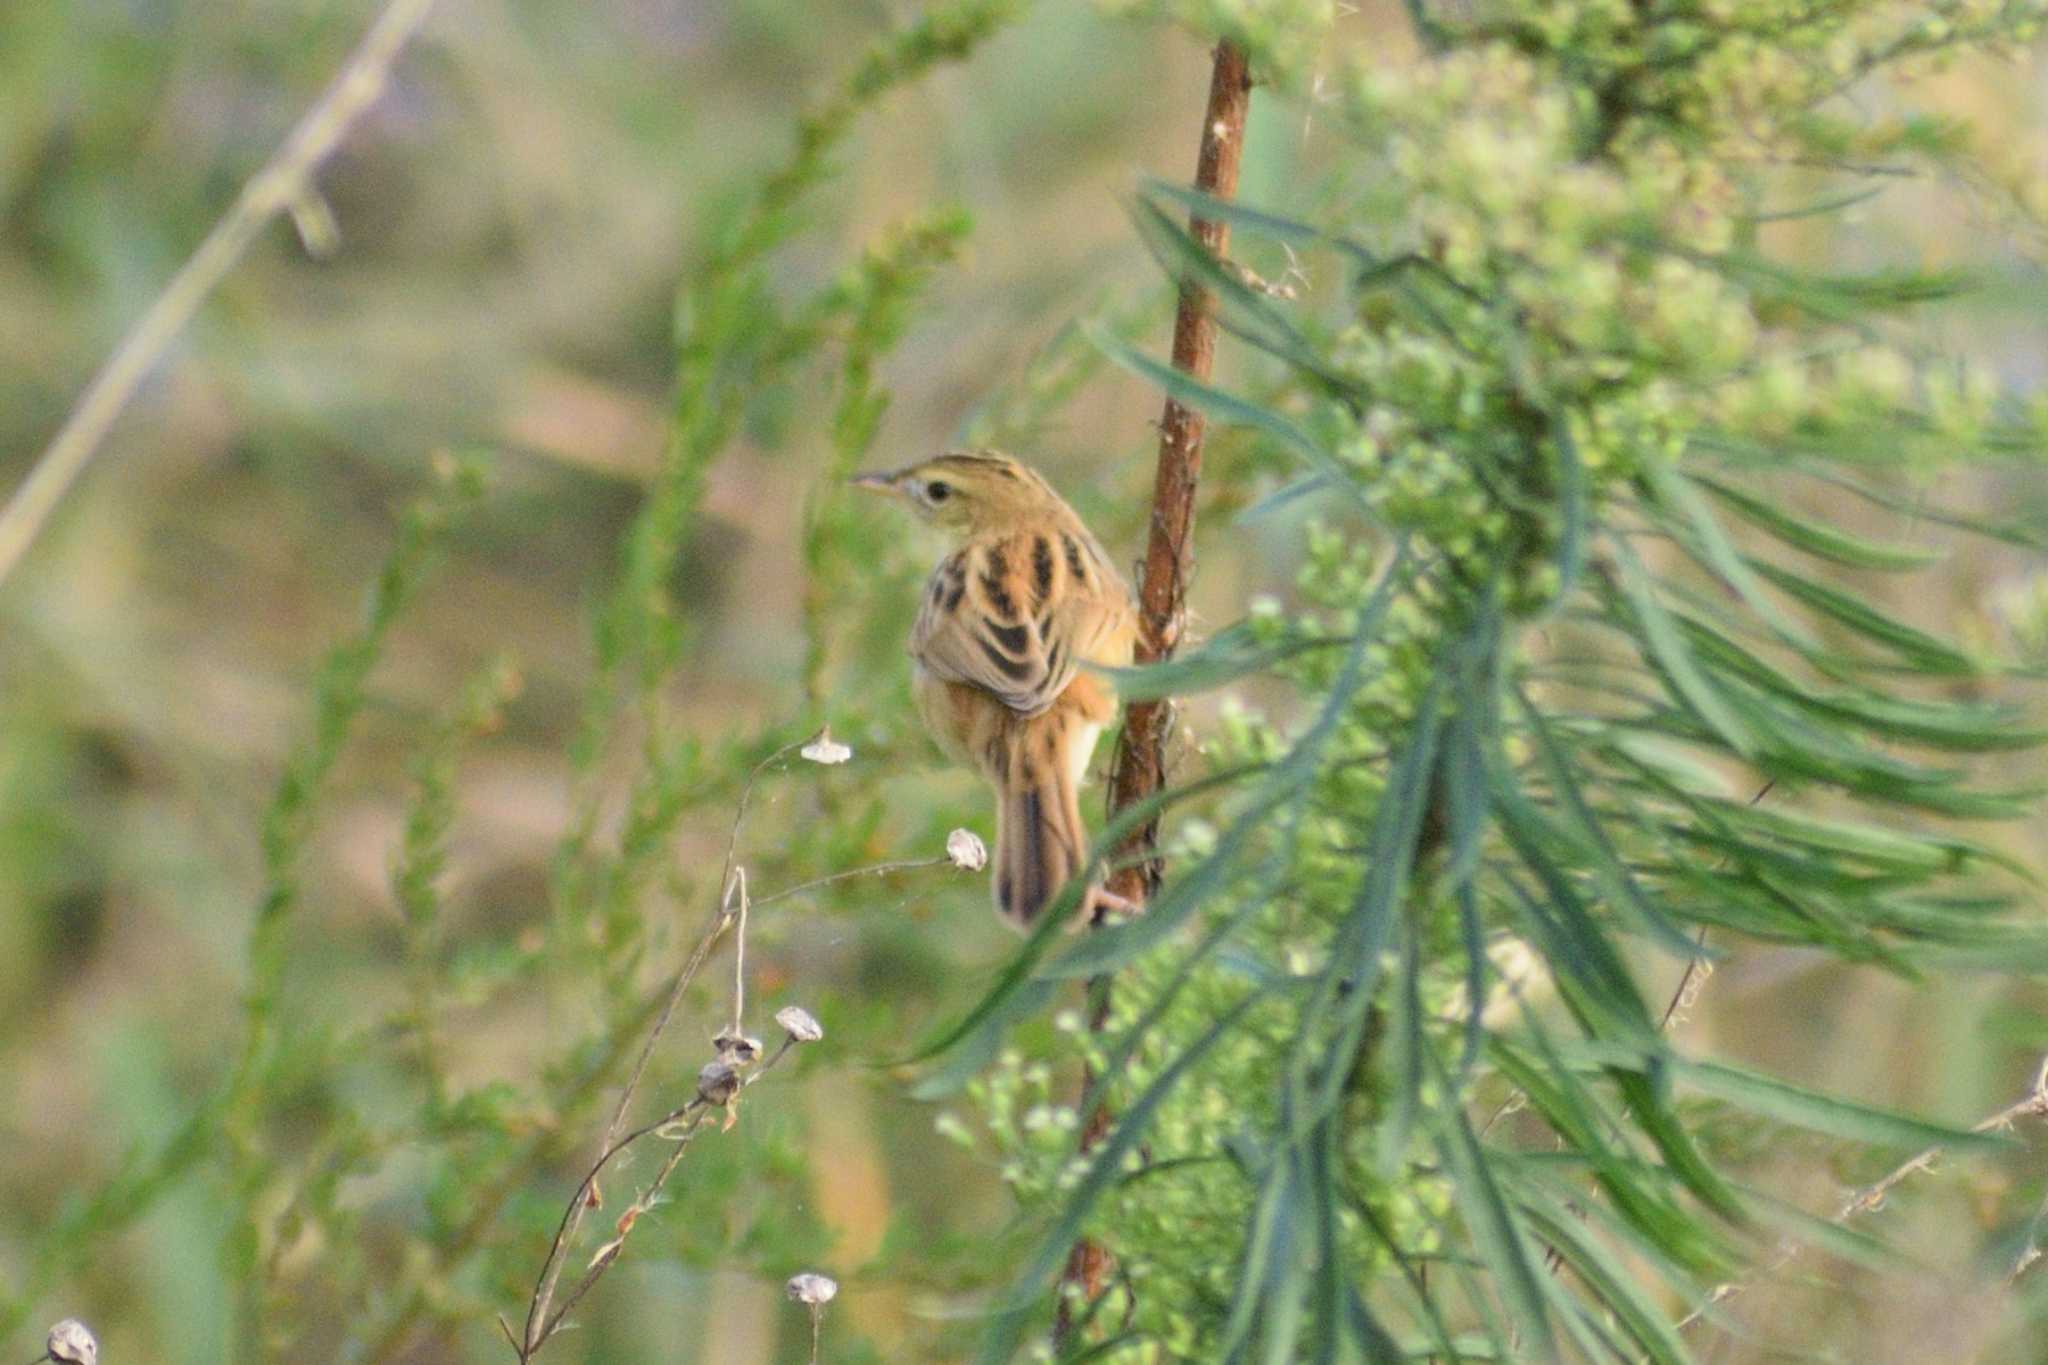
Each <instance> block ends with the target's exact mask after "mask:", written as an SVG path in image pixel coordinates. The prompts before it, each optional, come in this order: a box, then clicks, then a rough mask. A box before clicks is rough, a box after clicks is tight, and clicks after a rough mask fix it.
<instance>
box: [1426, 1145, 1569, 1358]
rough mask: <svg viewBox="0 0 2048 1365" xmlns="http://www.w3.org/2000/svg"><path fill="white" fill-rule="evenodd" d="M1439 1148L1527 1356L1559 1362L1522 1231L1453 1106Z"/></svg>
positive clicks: (1468, 1224)
mask: <svg viewBox="0 0 2048 1365" xmlns="http://www.w3.org/2000/svg"><path fill="white" fill-rule="evenodd" d="M1444 1128H1445V1131H1444V1134H1443V1136H1442V1137H1441V1138H1440V1139H1439V1142H1438V1149H1439V1150H1440V1151H1441V1152H1442V1153H1443V1157H1444V1164H1445V1165H1446V1166H1447V1167H1448V1168H1449V1169H1450V1171H1451V1175H1452V1179H1453V1181H1454V1184H1455V1192H1456V1197H1457V1201H1458V1207H1459V1209H1460V1211H1461V1212H1463V1214H1464V1215H1465V1226H1466V1229H1467V1231H1468V1232H1469V1233H1470V1234H1471V1237H1472V1241H1473V1245H1474V1246H1475V1248H1476V1249H1477V1250H1478V1252H1479V1259H1480V1260H1481V1261H1483V1262H1484V1263H1485V1265H1486V1267H1487V1269H1488V1270H1489V1271H1491V1272H1492V1275H1493V1282H1494V1287H1495V1288H1496V1289H1497V1290H1498V1291H1499V1293H1500V1296H1501V1300H1502V1302H1503V1303H1505V1304H1506V1305H1507V1307H1508V1310H1509V1312H1510V1313H1511V1314H1512V1315H1513V1317H1514V1320H1515V1322H1516V1324H1517V1326H1518V1327H1519V1328H1520V1329H1521V1334H1522V1340H1521V1346H1522V1349H1523V1351H1525V1352H1527V1356H1526V1358H1527V1359H1534V1360H1549V1361H1555V1360H1557V1359H1558V1358H1559V1357H1558V1351H1557V1337H1556V1335H1555V1334H1554V1333H1553V1332H1552V1330H1551V1323H1550V1314H1549V1311H1548V1309H1547V1308H1546V1306H1545V1303H1544V1291H1543V1285H1542V1284H1541V1282H1540V1281H1538V1279H1537V1276H1536V1267H1535V1266H1534V1265H1533V1264H1532V1263H1531V1261H1530V1257H1529V1249H1528V1247H1527V1246H1526V1245H1525V1244H1524V1242H1523V1240H1522V1231H1521V1229H1520V1228H1519V1227H1517V1226H1516V1223H1515V1219H1514V1216H1513V1215H1512V1214H1511V1213H1510V1212H1509V1211H1508V1204H1507V1201H1506V1200H1505V1199H1504V1198H1502V1197H1501V1192H1500V1187H1499V1186H1498V1185H1496V1184H1495V1183H1494V1178H1493V1166H1492V1163H1491V1162H1490V1161H1489V1160H1488V1159H1487V1156H1486V1153H1485V1152H1484V1151H1482V1150H1481V1149H1480V1146H1479V1139H1478V1137H1477V1136H1476V1135H1475V1134H1474V1133H1473V1131H1472V1125H1471V1123H1470V1121H1468V1120H1467V1119H1466V1117H1465V1111H1464V1110H1463V1109H1461V1108H1457V1107H1455V1106H1454V1107H1453V1108H1452V1109H1451V1112H1450V1122H1449V1123H1447V1124H1445V1125H1444Z"/></svg>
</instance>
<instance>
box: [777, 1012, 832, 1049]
mask: <svg viewBox="0 0 2048 1365" xmlns="http://www.w3.org/2000/svg"><path fill="white" fill-rule="evenodd" d="M775 1022H776V1023H778V1024H780V1025H782V1031H783V1032H784V1033H787V1034H788V1035H789V1038H790V1041H791V1042H793V1043H815V1042H817V1041H818V1040H819V1039H820V1038H823V1037H824V1036H825V1026H824V1025H823V1024H821V1023H819V1022H818V1020H817V1016H816V1015H813V1014H812V1013H811V1012H810V1011H809V1010H807V1009H805V1008H804V1007H803V1006H802V1005H784V1006H783V1007H782V1008H781V1009H779V1010H777V1011H775Z"/></svg>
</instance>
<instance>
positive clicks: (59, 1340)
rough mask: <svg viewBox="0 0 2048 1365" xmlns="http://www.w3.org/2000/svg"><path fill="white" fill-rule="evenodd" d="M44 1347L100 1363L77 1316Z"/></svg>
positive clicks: (94, 1342)
mask: <svg viewBox="0 0 2048 1365" xmlns="http://www.w3.org/2000/svg"><path fill="white" fill-rule="evenodd" d="M828 1283H829V1281H828ZM827 1297H828V1298H829V1297H830V1295H827ZM43 1349H44V1350H45V1351H46V1352H47V1353H48V1355H49V1357H50V1359H52V1360H54V1361H58V1362H60V1363H61V1365H99V1359H100V1343H99V1340H98V1338H96V1337H94V1336H93V1334H92V1329H91V1328H89V1327H87V1326H86V1325H85V1324H84V1323H82V1322H80V1321H79V1320H78V1319H77V1318H66V1319H64V1321H62V1322H60V1323H58V1324H57V1325H56V1326H55V1327H52V1328H51V1329H50V1335H49V1338H48V1339H47V1340H46V1341H45V1342H44V1343H43Z"/></svg>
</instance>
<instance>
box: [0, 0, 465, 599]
mask: <svg viewBox="0 0 2048 1365" xmlns="http://www.w3.org/2000/svg"><path fill="white" fill-rule="evenodd" d="M432 8H433V0H390V3H389V4H387V5H386V6H385V7H384V11H383V13H381V14H379V15H378V16H377V20H376V22H375V23H373V24H371V25H370V29H369V31H368V32H367V33H365V34H364V35H363V40H362V42H361V43H360V44H358V45H357V47H356V50H355V51H354V52H353V53H352V54H350V56H349V59H348V61H347V62H346V63H344V64H343V66H342V68H341V71H340V72H339V73H338V74H337V75H336V76H335V78H334V80H333V81H332V82H330V83H329V85H328V87H327V90H326V92H325V93H323V94H322V95H321V96H320V98H319V100H318V101H317V102H315V104H314V105H313V107H312V108H311V109H308V110H307V111H306V114H305V116H304V117H303V118H301V119H300V120H299V122H298V124H297V125H296V126H295V127H294V128H293V129H292V131H291V133H290V134H289V135H288V136H287V137H286V138H285V140H284V143H283V144H282V145H281V146H280V147H279V148H278V149H277V151H276V152H275V153H273V154H272V156H271V158H270V160H268V161H266V162H265V163H264V164H263V168H262V169H261V170H259V171H257V172H256V174H255V175H254V176H252V177H250V179H249V182H248V183H247V184H245V185H244V186H243V187H242V192H241V194H239V195H238V196H236V198H235V202H234V205H233V207H231V208H230V209H229V210H228V211H227V213H226V215H224V216H223V217H222V218H221V219H220V221H219V222H217V223H215V224H214V225H213V228H212V230H210V231H209V232H208V233H207V234H206V237H205V239H204V240H203V241H201V242H200V243H199V246H198V248H197V249H196V250H194V251H193V253H192V255H191V257H190V258H189V259H187V260H186V262H185V264H183V265H182V266H180V267H178V271H177V273H176V274H174V275H172V276H171V279H170V282H169V283H168V284H166V285H165V286H164V288H163V292H162V293H160V294H158V295H157V296H156V299H155V300H154V301H153V302H152V303H151V304H150V305H149V308H148V310H147V311H145V312H144V313H143V315H142V316H141V317H140V318H139V319H137V320H136V322H135V324H134V325H133V326H132V327H130V328H129V329H128V334H127V335H126V336H124V337H122V338H121V343H120V345H118V346H116V347H115V348H114V352H113V354H112V355H110V356H109V357H108V358H107V361H106V363H105V364H104V365H102V366H101V367H100V370H99V373H98V374H96V375H94V376H93V378H92V382H91V383H90V384H88V385H86V388H85V392H84V393H83V394H81V395H80V396H79V399H78V403H77V406H75V407H73V408H72V409H71V413H70V415H69V416H68V417H66V418H65V419H64V425H63V426H62V427H60V428H58V430H57V434H56V436H55V437H53V438H52V439H51V441H50V444H49V446H48V447H47V448H46V449H45V450H44V451H43V453H42V455H41V456H39V457H38V458H37V460H36V463H35V466H34V468H32V469H30V470H29V473H28V477H27V478H26V479H24V480H22V483H21V486H20V487H19V488H17V489H16V490H15V491H14V496H13V497H12V498H11V499H9V500H8V503H7V506H6V508H5V509H4V510H0V581H4V580H5V579H6V577H7V575H8V574H9V573H11V572H12V571H13V569H14V566H15V565H16V564H17V563H19V562H20V560H21V558H22V556H23V555H25V554H26V553H28V548H29V546H30V545H31V544H33V543H34V541H35V538H36V536H37V535H39V534H40V533H41V532H42V529H43V526H44V525H45V524H46V523H47V522H48V521H49V519H50V514H51V513H52V512H54V511H55V510H56V507H57V504H58V503H59V502H60V501H62V500H63V497H64V494H65V493H66V492H67V491H69V490H70V488H71V485H72V484H73V483H74V482H76V481H77V479H78V476H79V474H80V473H82V472H83V471H84V469H85V467H86V465H87V464H88V463H89V462H90V461H91V460H92V457H93V456H94V454H96V453H97V452H98V450H99V448H100V446H101V444H102V443H103V442H104V441H105V440H106V436H107V433H108V431H110V430H111V429H112V428H113V425H114V421H115V419H116V418H118V417H119V416H120V415H121V411H122V409H123V408H125V407H127V406H128V402H129V400H130V399H132V398H133V397H134V396H135V391H136V389H137V388H138V387H140V386H141V384H142V381H143V380H144V379H145V378H147V377H148V375H149V372H150V371H151V370H153V369H155V368H156V365H157V362H158V361H159V360H161V359H162V358H163V355H164V352H165V351H167V350H169V349H170V346H171V343H172V342H173V341H175V340H176V339H177V336H178V333H180V332H182V331H183V330H184V329H185V325H186V324H187V323H189V322H190V321H191V320H192V317H193V315H194V314H195V313H197V312H198V311H199V306H200V305H201V304H202V303H204V302H205V301H206V296H207V295H209V294H211V293H212V292H213V291H214V289H215V288H216V287H217V286H218V285H219V284H220V282H221V281H222V280H224V279H226V278H227V276H228V273H229V272H230V271H232V270H233V269H234V268H235V264H236V262H238V261H239V260H241V258H242V253H243V252H245V251H247V250H248V248H249V245H250V243H252V242H253V241H255V240H256V237H257V234H259V233H260V232H262V231H263V229H264V227H265V226H267V225H268V224H269V222H270V220H271V219H272V218H274V217H276V216H277V215H278V214H280V213H288V214H291V215H292V216H293V218H294V220H295V221H296V222H299V223H300V224H302V225H306V224H314V223H326V224H330V225H331V218H332V215H331V214H330V213H328V212H327V211H326V210H325V206H324V205H319V206H318V207H317V208H316V207H312V206H314V205H317V204H318V200H319V191H318V190H317V189H315V187H314V185H313V174H314V172H315V171H316V170H318V169H319V166H320V163H321V162H323V161H325V160H326V159H327V157H328V155H329V154H330V153H332V152H333V151H334V149H335V147H336V146H338V145H339V144H340V142H341V140H342V138H343V137H345V136H346V135H347V134H348V131H349V129H350V128H351V127H352V126H353V125H354V124H355V121H356V120H357V119H358V118H359V117H361V116H362V113H363V111H364V110H366V109H368V108H369V107H370V105H372V104H373V103H375V102H376V100H377V98H378V96H380V95H381V94H383V93H384V89H385V86H386V85H387V84H388V83H389V80H390V75H391V67H392V64H393V63H394V62H396V61H397V60H398V56H399V54H400V53H401V52H402V51H404V49H405V45H406V44H407V43H408V42H410V41H411V40H412V38H413V35H414V34H416V33H418V32H419V29H420V25H421V24H423V23H424V22H425V21H426V18H427V12H428V11H429V10H430V9H432ZM306 242H307V246H308V248H309V249H312V248H313V247H314V246H316V245H317V242H318V239H317V238H316V237H315V236H312V235H308V236H307V237H306Z"/></svg>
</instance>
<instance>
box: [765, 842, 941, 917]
mask: <svg viewBox="0 0 2048 1365" xmlns="http://www.w3.org/2000/svg"><path fill="white" fill-rule="evenodd" d="M951 866H956V864H955V863H954V862H953V859H952V858H950V857H948V856H946V855H943V854H941V855H940V856H939V857H936V858H904V859H899V860H898V861H896V862H889V863H870V864H868V865H867V866H866V867H850V868H848V869H847V870H846V871H844V872H834V873H832V874H831V875H830V876H827V877H813V878H812V879H811V880H810V881H807V882H798V883H797V884H796V885H795V886H786V887H784V888H783V889H782V890H780V891H777V892H776V893H775V894H774V895H772V896H763V897H761V898H760V899H759V900H757V901H755V902H754V904H755V905H756V906H757V907H758V906H763V905H773V904H775V902H777V901H780V900H788V899H789V898H790V897H792V896H801V895H802V894H804V892H806V891H816V890H817V889H818V888H819V887H821V886H830V885H831V884H832V883H834V882H843V881H848V880H851V879H852V878H854V877H879V876H881V875H882V874H884V873H887V872H915V871H917V870H918V869H919V868H926V867H951Z"/></svg>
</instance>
